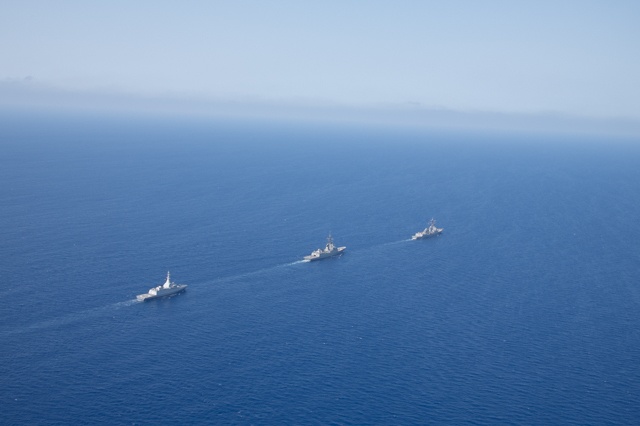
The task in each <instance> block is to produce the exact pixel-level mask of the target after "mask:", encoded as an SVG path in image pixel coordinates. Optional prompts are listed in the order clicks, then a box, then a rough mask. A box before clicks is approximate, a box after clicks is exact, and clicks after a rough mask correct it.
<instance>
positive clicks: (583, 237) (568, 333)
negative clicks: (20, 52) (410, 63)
mask: <svg viewBox="0 0 640 426" xmlns="http://www.w3.org/2000/svg"><path fill="white" fill-rule="evenodd" d="M67 120H69V119H67ZM95 120H96V121H97V122H91V121H87V120H82V121H80V122H79V123H76V124H77V126H76V127H73V126H71V127H70V126H69V124H73V120H71V121H67V122H64V123H65V125H64V126H63V125H62V124H63V122H59V121H58V122H55V123H54V124H46V123H44V124H43V122H39V121H36V122H35V123H34V125H35V124H37V125H38V126H40V127H38V126H35V129H36V130H29V131H28V132H27V131H25V130H23V129H16V128H12V127H9V128H7V127H3V131H2V132H3V133H2V143H3V144H4V145H3V146H4V147H7V152H8V153H9V155H8V156H3V157H2V158H1V159H0V161H2V164H1V166H2V167H0V176H1V178H2V179H1V180H2V182H3V185H2V187H0V198H1V203H0V205H1V206H2V207H1V209H0V222H1V223H2V225H3V226H2V227H1V228H0V229H1V232H2V235H1V237H2V238H0V255H1V257H0V258H1V259H2V262H1V263H0V266H1V269H2V270H1V272H2V276H3V279H4V284H3V288H2V290H0V297H1V298H2V304H1V305H0V343H1V344H0V377H2V378H3V379H2V383H3V386H2V387H1V388H0V389H1V390H0V399H1V400H2V405H3V410H2V413H1V414H0V420H2V422H3V423H8V424H12V423H30V424H39V423H49V424H50V423H78V422H83V423H110V424H120V423H141V424H158V423H185V422H186V423H212V422H216V423H241V424H242V423H302V424H306V423H323V424H324V423H350V424H356V423H396V424H398V423H400V424H406V423H444V422H448V423H451V422H456V423H461V422H470V423H480V424H495V423H524V424H530V423H568V424H584V423H626V424H631V423H633V422H634V421H635V419H637V418H638V414H640V413H638V408H637V407H638V402H639V401H638V397H637V395H639V394H640V392H639V391H640V389H638V387H639V383H640V380H639V379H640V377H639V373H638V369H637V368H636V364H637V362H636V361H637V359H638V355H639V350H640V340H639V339H640V336H639V334H638V332H637V327H636V325H637V324H638V320H639V319H640V318H639V314H638V312H640V310H639V309H638V306H639V304H640V290H639V287H638V284H637V283H638V277H639V275H640V267H639V266H638V265H639V264H640V263H639V262H638V261H639V260H640V250H639V249H638V245H637V241H638V238H639V237H640V225H639V224H638V222H637V219H636V218H637V217H638V212H639V211H640V205H639V203H640V201H639V200H638V198H637V197H636V194H638V193H639V191H638V189H639V188H638V185H640V175H639V174H640V167H638V163H639V162H640V156H639V155H638V154H639V153H640V150H639V148H638V145H633V144H630V143H628V142H624V143H622V142H620V141H611V140H600V141H595V140H588V141H583V143H580V141H577V140H569V139H567V138H566V137H564V138H557V139H549V138H544V139H541V138H539V137H537V136H536V137H534V136H526V137H525V136H522V135H520V136H518V137H515V136H511V137H509V136H508V135H499V136H498V135H496V136H494V137H490V136H487V135H462V134H437V133H433V132H432V133H425V132H422V133H421V132H417V131H409V130H403V131H400V130H396V131H394V130H392V129H381V128H377V129H367V128H357V127H341V128H331V129H323V128H321V127H318V126H315V127H311V126H307V127H305V126H302V125H290V126H285V125H283V124H282V123H279V124H278V123H276V124H273V123H271V124H265V123H262V124H260V123H258V124H256V123H244V124H243V125H238V124H237V123H213V122H208V123H194V122H180V121H165V122H162V123H156V122H153V121H140V122H138V123H136V122H135V120H132V121H129V122H128V123H123V124H122V125H121V126H118V125H117V124H118V120H117V119H115V118H111V119H109V120H103V121H100V120H98V119H95ZM7 129H8V130H7ZM32 129H33V127H32ZM69 129H71V130H69ZM30 132H31V133H30ZM16 141H19V142H20V143H17V142H16ZM431 217H435V218H436V219H437V220H438V224H439V226H442V227H444V228H445V231H444V233H443V234H442V235H441V236H440V237H437V238H433V239H430V240H421V241H410V240H409V238H410V236H411V235H412V234H413V233H414V232H416V231H418V230H421V229H423V228H424V227H425V226H426V224H427V221H428V219H430V218H431ZM329 232H332V233H333V236H334V238H335V240H336V243H338V244H339V245H346V246H347V251H346V253H345V254H344V255H343V256H340V257H338V258H334V259H329V260H326V261H322V262H313V263H301V262H299V261H300V260H301V259H302V257H303V256H304V255H306V254H308V253H310V252H311V251H312V250H313V249H315V248H318V247H320V246H322V245H323V244H324V239H325V238H326V236H327V234H328V233H329ZM168 269H170V270H171V272H172V277H174V279H175V280H176V281H178V282H184V283H186V284H188V285H189V288H188V289H187V291H186V293H184V294H182V295H180V296H177V297H173V298H170V299H166V300H158V301H154V302H149V303H138V302H135V301H134V300H133V299H134V298H135V295H136V294H139V293H143V292H146V291H147V290H148V288H149V287H151V286H153V285H157V284H160V283H161V282H162V281H163V279H164V274H165V273H166V270H168Z"/></svg>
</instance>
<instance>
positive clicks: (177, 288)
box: [136, 272, 187, 302]
mask: <svg viewBox="0 0 640 426" xmlns="http://www.w3.org/2000/svg"><path fill="white" fill-rule="evenodd" d="M186 288H187V285H186V284H176V283H172V282H171V274H169V272H167V280H166V281H165V282H164V284H162V285H159V286H157V287H153V288H152V289H150V290H149V291H148V292H147V293H145V294H139V295H138V296H136V299H138V300H139V301H140V302H142V301H144V302H148V301H149V300H153V299H158V298H160V297H166V296H171V295H172V294H178V293H181V292H183V291H185V289H186Z"/></svg>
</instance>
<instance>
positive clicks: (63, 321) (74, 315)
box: [2, 299, 138, 334]
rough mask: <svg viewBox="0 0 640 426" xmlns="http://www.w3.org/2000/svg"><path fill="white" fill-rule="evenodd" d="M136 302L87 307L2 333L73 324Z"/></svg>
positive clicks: (15, 332)
mask: <svg viewBox="0 0 640 426" xmlns="http://www.w3.org/2000/svg"><path fill="white" fill-rule="evenodd" d="M136 303H138V300H136V299H131V300H126V301H124V302H116V303H111V304H109V305H104V306H99V307H96V308H91V309H85V310H83V311H78V312H70V313H68V314H65V315H62V316H59V317H55V318H50V319H47V320H44V321H39V322H36V323H33V324H29V325H25V326H22V327H17V328H14V329H11V330H3V332H2V333H3V334H5V333H6V334H21V333H27V332H30V331H38V330H43V329H48V328H56V327H62V326H66V325H69V324H73V323H75V322H78V321H84V320H86V319H89V318H98V317H100V316H105V315H107V314H108V313H110V312H113V311H114V310H118V309H120V308H123V307H126V306H131V305H134V304H136Z"/></svg>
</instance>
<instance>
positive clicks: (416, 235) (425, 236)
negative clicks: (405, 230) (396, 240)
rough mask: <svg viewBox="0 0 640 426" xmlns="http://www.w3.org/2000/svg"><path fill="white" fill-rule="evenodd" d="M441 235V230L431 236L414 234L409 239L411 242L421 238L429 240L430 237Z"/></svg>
mask: <svg viewBox="0 0 640 426" xmlns="http://www.w3.org/2000/svg"><path fill="white" fill-rule="evenodd" d="M441 233H442V230H439V231H436V232H434V233H433V234H422V233H420V234H415V235H414V236H412V237H411V239H412V240H421V239H423V238H431V237H437V236H438V235H440V234H441Z"/></svg>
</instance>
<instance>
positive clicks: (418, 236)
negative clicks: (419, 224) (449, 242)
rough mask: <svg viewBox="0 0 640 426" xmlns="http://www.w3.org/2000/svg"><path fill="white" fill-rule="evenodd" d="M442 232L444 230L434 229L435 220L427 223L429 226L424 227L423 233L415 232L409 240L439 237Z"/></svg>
mask: <svg viewBox="0 0 640 426" xmlns="http://www.w3.org/2000/svg"><path fill="white" fill-rule="evenodd" d="M442 231H444V228H436V220H435V219H431V220H430V221H429V226H428V227H426V228H425V229H424V231H422V232H416V233H415V234H413V236H412V237H411V239H412V240H419V239H421V238H428V237H433V236H436V235H439V234H440V233H441V232H442Z"/></svg>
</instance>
